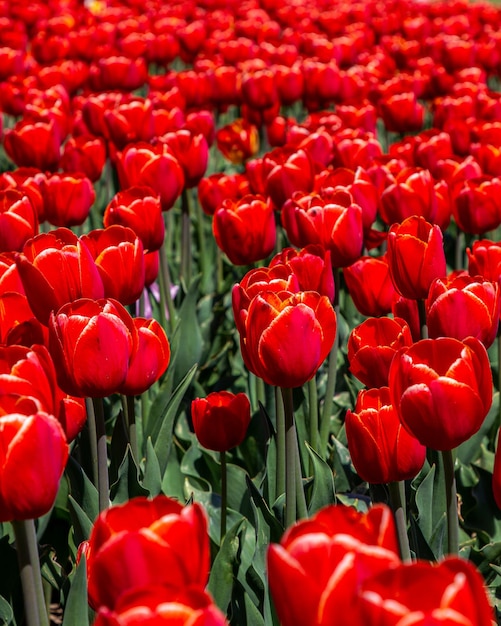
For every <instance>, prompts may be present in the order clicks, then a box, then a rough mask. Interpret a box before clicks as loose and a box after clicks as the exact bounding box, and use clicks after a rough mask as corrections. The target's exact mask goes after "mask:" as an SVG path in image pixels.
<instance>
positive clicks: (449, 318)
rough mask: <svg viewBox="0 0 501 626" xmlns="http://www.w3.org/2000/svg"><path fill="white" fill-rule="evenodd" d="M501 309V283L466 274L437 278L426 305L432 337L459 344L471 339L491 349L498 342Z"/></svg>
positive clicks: (430, 335)
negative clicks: (451, 340)
mask: <svg viewBox="0 0 501 626" xmlns="http://www.w3.org/2000/svg"><path fill="white" fill-rule="evenodd" d="M500 306H501V300H500V294H499V284H498V282H497V281H496V282H491V281H490V280H486V279H483V278H482V277H481V276H475V277H473V276H468V275H467V274H464V273H463V274H459V275H454V274H453V275H452V276H450V277H449V278H447V279H440V278H437V279H436V280H435V281H434V282H433V283H432V285H431V288H430V293H429V296H428V299H427V301H426V309H427V314H426V321H427V325H428V336H429V337H431V338H436V337H454V338H455V339H459V340H462V339H465V338H466V337H470V336H471V337H476V338H477V339H479V340H480V341H481V342H482V343H483V344H484V346H485V347H486V348H488V347H489V346H490V345H492V343H493V342H494V339H495V338H496V334H497V331H498V326H499V312H500Z"/></svg>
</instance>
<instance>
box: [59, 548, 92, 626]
mask: <svg viewBox="0 0 501 626" xmlns="http://www.w3.org/2000/svg"><path fill="white" fill-rule="evenodd" d="M75 624H78V626H89V610H88V599H87V572H86V565H85V555H84V554H83V555H82V558H81V559H80V563H79V564H78V565H77V566H76V568H75V572H74V574H73V576H72V577H71V587H70V591H69V593H68V600H67V601H66V606H65V608H64V619H63V626H75Z"/></svg>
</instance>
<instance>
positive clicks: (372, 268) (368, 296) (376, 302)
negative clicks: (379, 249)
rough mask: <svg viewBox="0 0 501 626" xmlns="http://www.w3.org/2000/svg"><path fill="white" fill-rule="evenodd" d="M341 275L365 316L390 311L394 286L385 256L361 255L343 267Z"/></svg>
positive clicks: (358, 308)
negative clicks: (351, 263)
mask: <svg viewBox="0 0 501 626" xmlns="http://www.w3.org/2000/svg"><path fill="white" fill-rule="evenodd" d="M343 276H344V279H345V282H346V286H347V287H348V291H349V293H350V296H351V298H352V300H353V303H354V304H355V306H356V307H357V310H358V311H359V312H360V313H361V314H362V315H365V316H367V317H380V316H382V315H387V314H388V313H390V312H391V305H392V302H393V298H394V296H395V287H394V286H393V282H392V280H391V277H390V270H389V268H388V261H387V259H386V256H381V257H373V256H363V257H361V258H360V259H358V261H355V263H353V265H349V266H348V267H345V268H344V270H343Z"/></svg>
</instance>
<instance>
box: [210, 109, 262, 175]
mask: <svg viewBox="0 0 501 626" xmlns="http://www.w3.org/2000/svg"><path fill="white" fill-rule="evenodd" d="M216 145H217V148H218V150H219V151H220V152H221V154H222V155H223V156H224V158H225V159H228V161H230V162H231V163H234V164H239V163H244V162H245V161H246V160H247V159H249V158H250V157H252V156H254V155H255V154H256V153H257V151H258V150H259V132H258V129H257V126H254V124H251V123H250V122H248V121H247V120H244V119H242V118H239V119H236V120H234V121H233V122H232V123H231V124H227V125H226V126H222V127H221V128H220V129H219V130H218V131H217V133H216Z"/></svg>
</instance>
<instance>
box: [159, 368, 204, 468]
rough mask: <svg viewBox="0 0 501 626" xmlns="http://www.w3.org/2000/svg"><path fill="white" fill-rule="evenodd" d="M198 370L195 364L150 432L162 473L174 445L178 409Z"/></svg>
mask: <svg viewBox="0 0 501 626" xmlns="http://www.w3.org/2000/svg"><path fill="white" fill-rule="evenodd" d="M196 370H197V366H196V365H194V366H193V367H192V368H191V369H190V371H189V372H188V373H187V374H186V376H185V377H184V378H183V380H182V381H181V382H180V383H179V385H178V386H177V388H176V389H175V390H174V392H173V393H172V395H171V397H170V398H169V400H168V402H167V403H166V405H165V410H164V411H163V412H162V413H161V417H160V419H159V420H158V428H157V427H156V426H154V432H151V433H150V436H151V438H152V440H153V446H154V448H155V452H156V453H157V457H158V461H159V464H160V472H161V473H162V474H163V472H165V468H166V467H167V459H168V457H169V454H170V450H171V446H172V433H173V430H174V421H175V419H176V415H177V411H178V409H179V405H180V404H181V401H182V399H183V397H184V394H185V393H186V390H187V389H188V387H189V386H190V383H191V381H192V380H193V377H194V376H195V372H196ZM150 419H151V412H150V416H149V418H148V422H150ZM152 426H153V424H152Z"/></svg>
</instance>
